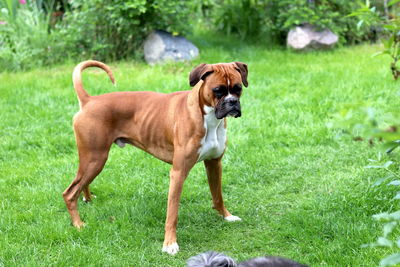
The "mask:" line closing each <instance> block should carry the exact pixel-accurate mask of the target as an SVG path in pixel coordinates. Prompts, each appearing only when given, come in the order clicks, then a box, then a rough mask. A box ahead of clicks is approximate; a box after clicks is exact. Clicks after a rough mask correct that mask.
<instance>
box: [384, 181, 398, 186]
mask: <svg viewBox="0 0 400 267" xmlns="http://www.w3.org/2000/svg"><path fill="white" fill-rule="evenodd" d="M387 185H395V186H398V185H400V180H394V181H391V182H390V183H388V184H387Z"/></svg>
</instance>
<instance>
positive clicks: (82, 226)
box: [72, 221, 86, 231]
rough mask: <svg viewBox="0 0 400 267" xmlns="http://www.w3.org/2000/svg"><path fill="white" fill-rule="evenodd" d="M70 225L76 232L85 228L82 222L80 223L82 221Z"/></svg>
mask: <svg viewBox="0 0 400 267" xmlns="http://www.w3.org/2000/svg"><path fill="white" fill-rule="evenodd" d="M72 225H73V226H74V227H75V228H76V229H77V230H78V231H80V230H82V229H83V228H84V227H85V226H86V224H85V223H84V222H82V221H78V222H73V223H72Z"/></svg>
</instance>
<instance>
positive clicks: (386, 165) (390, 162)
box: [383, 160, 393, 169]
mask: <svg viewBox="0 0 400 267" xmlns="http://www.w3.org/2000/svg"><path fill="white" fill-rule="evenodd" d="M392 164H393V161H391V160H389V161H386V162H385V164H383V168H385V169H387V168H389V166H390V165H392Z"/></svg>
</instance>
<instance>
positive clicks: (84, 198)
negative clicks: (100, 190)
mask: <svg viewBox="0 0 400 267" xmlns="http://www.w3.org/2000/svg"><path fill="white" fill-rule="evenodd" d="M92 198H96V196H95V195H92ZM82 200H83V202H86V203H88V202H90V201H89V200H87V199H86V197H82Z"/></svg>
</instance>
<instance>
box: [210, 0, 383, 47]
mask: <svg viewBox="0 0 400 267" xmlns="http://www.w3.org/2000/svg"><path fill="white" fill-rule="evenodd" d="M212 4H213V7H214V8H212V7H210V3H209V2H208V9H212V10H214V12H211V15H210V22H211V24H214V25H215V26H216V28H217V29H218V30H220V31H222V32H224V33H227V34H237V35H238V36H240V37H241V38H243V39H244V38H252V37H256V38H259V37H263V38H265V37H271V36H272V37H274V38H275V39H276V40H277V41H279V42H281V43H282V42H283V41H284V40H285V38H286V33H287V32H288V31H289V29H290V28H292V27H293V26H295V25H301V24H305V23H309V24H312V25H314V26H316V27H318V28H320V29H324V28H329V29H331V30H332V31H334V32H335V33H336V34H338V35H339V36H340V40H341V42H342V43H347V44H354V43H359V42H362V41H365V40H375V39H376V32H374V30H373V29H372V30H371V28H368V29H367V28H364V29H358V28H357V23H358V20H357V19H356V18H354V17H346V15H348V14H350V13H351V12H353V11H354V10H356V9H358V8H359V4H358V2H357V1H347V0H244V1H240V0H214V1H213V2H212ZM371 26H374V25H371Z"/></svg>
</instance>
